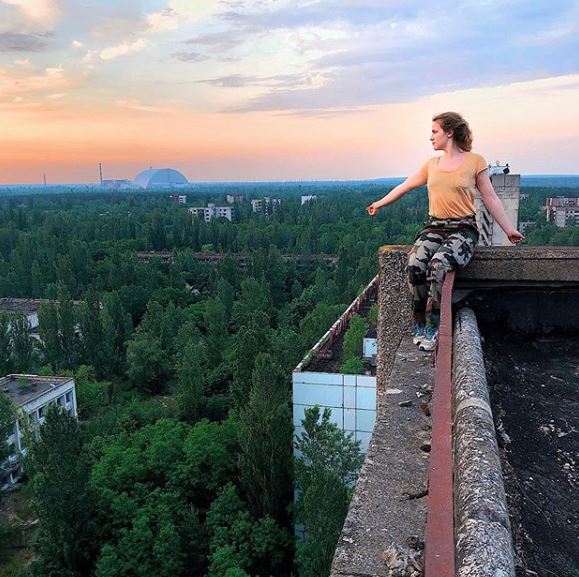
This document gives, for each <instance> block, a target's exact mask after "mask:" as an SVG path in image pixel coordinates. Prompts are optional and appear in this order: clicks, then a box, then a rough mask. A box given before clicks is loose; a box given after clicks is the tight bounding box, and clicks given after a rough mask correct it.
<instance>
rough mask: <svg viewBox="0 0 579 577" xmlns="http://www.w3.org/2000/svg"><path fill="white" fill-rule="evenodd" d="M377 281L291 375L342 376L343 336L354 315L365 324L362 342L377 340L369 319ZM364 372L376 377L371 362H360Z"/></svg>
mask: <svg viewBox="0 0 579 577" xmlns="http://www.w3.org/2000/svg"><path fill="white" fill-rule="evenodd" d="M377 294H378V277H375V278H374V279H372V281H371V282H370V284H368V286H367V287H366V288H365V289H364V290H363V291H362V293H361V294H360V295H359V296H358V297H357V298H356V299H355V300H354V302H353V303H352V304H351V305H350V306H349V307H348V308H347V309H346V310H345V311H344V313H343V314H342V315H341V316H340V318H339V319H338V320H337V321H336V322H335V323H334V324H333V325H332V326H331V327H330V329H329V330H328V331H327V332H326V333H325V334H324V335H323V336H322V338H321V339H320V340H319V341H318V342H317V343H316V344H315V345H314V346H313V348H312V349H311V350H310V351H309V352H308V354H307V355H306V356H305V357H304V358H303V359H302V361H301V362H300V363H299V364H298V366H297V367H296V368H295V369H294V371H298V372H299V371H306V370H307V371H310V372H315V373H341V372H342V371H341V366H342V351H343V345H344V334H345V332H346V330H347V329H348V326H349V323H350V319H351V318H352V316H353V315H354V314H357V315H359V316H361V317H362V318H363V319H365V320H366V321H367V322H368V325H369V327H368V332H367V334H366V335H365V337H364V338H376V337H377V333H376V326H375V325H374V323H373V322H372V321H371V319H370V309H371V308H372V305H373V304H374V303H375V302H376V300H377ZM363 362H364V370H365V372H366V374H369V375H370V376H375V375H376V364H375V362H374V360H373V359H363Z"/></svg>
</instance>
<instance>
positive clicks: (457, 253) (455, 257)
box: [426, 228, 478, 327]
mask: <svg viewBox="0 0 579 577" xmlns="http://www.w3.org/2000/svg"><path fill="white" fill-rule="evenodd" d="M477 243H478V233H477V232H476V231H475V230H473V229H470V228H463V229H458V230H457V231H456V232H453V233H452V234H449V235H448V236H447V238H446V240H445V241H444V242H443V243H442V244H441V245H440V247H439V248H438V250H437V251H436V253H435V254H434V255H433V257H432V258H431V259H430V262H429V263H428V269H427V271H426V280H427V282H428V285H429V286H428V298H427V302H426V324H427V326H430V325H431V326H436V327H438V324H439V321H440V298H441V295H442V284H443V282H444V277H445V276H446V273H447V272H448V271H451V270H455V269H457V268H462V267H465V266H466V265H467V264H468V263H469V261H470V259H471V258H472V256H473V254H474V251H475V249H476V245H477Z"/></svg>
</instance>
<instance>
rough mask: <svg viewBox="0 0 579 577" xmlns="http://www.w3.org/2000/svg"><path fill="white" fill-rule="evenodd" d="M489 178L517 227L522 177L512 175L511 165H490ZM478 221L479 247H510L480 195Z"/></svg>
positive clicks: (477, 212)
mask: <svg viewBox="0 0 579 577" xmlns="http://www.w3.org/2000/svg"><path fill="white" fill-rule="evenodd" d="M489 176H490V179H491V182H492V184H493V187H494V189H495V191H496V193H497V196H498V197H499V199H500V200H501V202H502V204H503V207H504V209H505V212H506V214H507V217H508V218H509V220H510V221H511V222H512V223H513V225H514V226H515V227H516V226H518V222H519V199H520V193H521V175H520V174H510V168H509V165H508V164H506V165H500V164H497V165H496V166H490V165H489ZM475 206H476V220H477V224H478V228H479V231H480V238H479V245H482V246H510V244H511V242H510V241H509V239H508V238H507V235H506V234H505V233H504V232H503V229H502V228H501V227H500V226H499V225H498V224H496V223H495V221H494V219H493V217H492V216H491V214H490V213H489V211H488V210H487V209H486V207H485V205H484V204H483V202H482V200H481V198H480V196H479V195H477V198H476V201H475Z"/></svg>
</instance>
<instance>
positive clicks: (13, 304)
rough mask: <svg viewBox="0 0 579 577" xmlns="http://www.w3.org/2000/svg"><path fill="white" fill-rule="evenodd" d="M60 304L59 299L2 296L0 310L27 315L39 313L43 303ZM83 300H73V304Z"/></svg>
mask: <svg viewBox="0 0 579 577" xmlns="http://www.w3.org/2000/svg"><path fill="white" fill-rule="evenodd" d="M50 303H53V304H59V301H51V300H49V299H20V298H12V297H2V298H0V311H5V312H13V313H16V312H22V313H24V314H26V315H31V314H34V313H37V312H38V310H39V309H40V307H41V306H42V305H46V304H50ZM80 303H81V301H73V304H74V305H75V306H76V305H79V304H80Z"/></svg>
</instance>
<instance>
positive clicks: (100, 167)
mask: <svg viewBox="0 0 579 577" xmlns="http://www.w3.org/2000/svg"><path fill="white" fill-rule="evenodd" d="M99 174H100V177H101V188H102V187H103V165H102V163H101V162H99Z"/></svg>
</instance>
